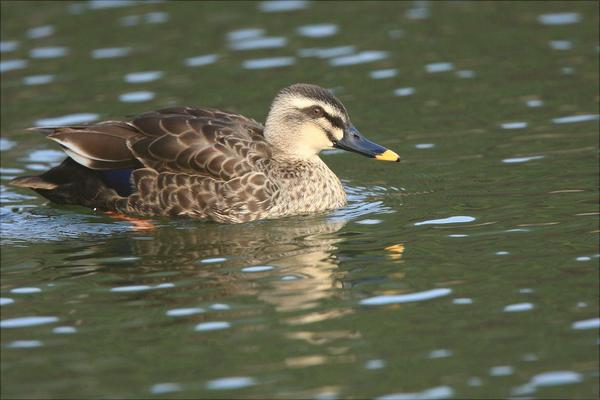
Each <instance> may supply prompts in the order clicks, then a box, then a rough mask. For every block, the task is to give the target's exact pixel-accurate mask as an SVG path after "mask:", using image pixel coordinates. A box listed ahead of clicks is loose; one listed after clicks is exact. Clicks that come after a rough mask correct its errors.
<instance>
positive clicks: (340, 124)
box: [302, 106, 344, 129]
mask: <svg viewBox="0 0 600 400" xmlns="http://www.w3.org/2000/svg"><path fill="white" fill-rule="evenodd" d="M312 110H313V107H312V106H311V107H306V108H303V109H302V112H303V113H305V114H306V115H309V116H311V117H312V116H313V113H312ZM323 118H326V119H327V121H329V123H331V125H332V126H334V127H336V128H340V129H344V121H343V120H342V119H341V118H340V117H337V116H333V115H330V114H328V113H327V111H325V110H323Z"/></svg>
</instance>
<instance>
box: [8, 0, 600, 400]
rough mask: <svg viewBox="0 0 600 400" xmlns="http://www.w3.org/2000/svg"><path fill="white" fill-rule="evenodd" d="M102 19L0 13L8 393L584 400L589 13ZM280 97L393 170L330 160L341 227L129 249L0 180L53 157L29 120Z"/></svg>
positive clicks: (192, 9)
mask: <svg viewBox="0 0 600 400" xmlns="http://www.w3.org/2000/svg"><path fill="white" fill-rule="evenodd" d="M106 4H107V3H101V2H95V3H94V2H92V3H68V2H56V3H51V2H41V3H27V2H11V1H3V2H2V3H1V12H2V17H1V18H2V19H1V25H2V27H1V32H2V39H1V40H2V50H3V52H2V53H1V55H2V68H3V72H2V74H1V83H2V98H1V100H2V112H1V134H2V141H1V142H0V145H1V149H2V152H1V153H0V154H1V156H2V161H1V167H2V170H0V172H2V181H1V182H2V186H1V190H2V191H1V200H2V207H1V218H2V221H1V222H2V264H1V265H2V268H1V278H2V280H1V297H2V299H3V300H2V307H1V308H0V310H1V312H2V316H1V320H2V329H0V333H1V336H2V337H1V346H2V347H1V350H2V351H1V361H2V365H1V378H2V380H1V382H2V384H1V394H2V397H3V398H50V397H52V398H100V397H111V398H116V397H118V398H140V397H156V398H164V397H172V398H185V397H187V398H190V397H194V398H241V397H249V398H264V397H271V398H272V397H278V398H319V399H329V398H366V397H369V398H376V397H381V398H383V399H390V398H405V397H406V398H505V397H514V398H519V397H534V398H597V397H598V395H599V385H598V376H599V365H598V344H599V334H598V333H599V332H598V326H599V320H598V313H599V310H598V296H599V289H598V281H599V276H598V274H599V269H598V263H599V253H600V251H599V249H598V233H599V231H598V175H597V174H598V145H599V143H598V140H599V135H598V113H599V110H598V107H599V97H598V91H599V77H598V67H599V66H598V55H599V47H598V45H599V43H598V34H599V32H598V27H599V21H598V11H599V10H598V3H597V2H562V3H561V2H525V3H517V2H510V3H496V2H486V3H483V2H480V3H469V2H454V3H441V2H431V3H427V2H415V3H413V2H402V3H396V2H368V3H359V2H351V3H350V2H347V3H328V2H314V3H305V4H304V7H303V8H298V9H295V10H288V11H281V12H265V11H264V7H265V5H264V3H251V2H237V3H224V2H220V3H209V2H202V3H191V2H185V3H175V2H158V3H154V4H127V3H120V4H119V3H110V5H113V6H114V5H122V7H111V8H102V5H106ZM291 4H292V5H293V4H294V3H291ZM295 4H296V5H298V4H299V5H300V6H302V5H303V4H302V2H300V3H298V2H296V3H295ZM269 5H270V4H267V5H266V7H267V8H268V6H269ZM287 5H288V6H289V5H290V4H287ZM314 24H330V25H326V26H324V27H323V26H322V27H321V28H320V29H316V36H319V34H324V35H325V36H323V37H307V36H303V35H302V34H301V32H303V31H300V32H299V31H298V30H297V29H298V28H299V27H302V26H306V25H314ZM47 25H50V26H51V27H52V29H49V28H43V27H44V26H47ZM331 25H334V27H332V26H331ZM36 27H37V28H40V27H42V28H41V29H37V30H35V29H34V30H33V31H32V30H31V29H32V28H36ZM249 28H259V29H263V30H264V32H263V33H262V34H261V33H260V32H258V36H259V37H258V39H260V40H258V42H256V41H255V42H254V43H258V45H259V47H260V46H261V45H262V46H264V45H265V43H267V44H268V43H270V45H271V46H274V47H270V48H255V49H247V50H238V49H236V48H239V47H240V46H242V47H243V46H250V47H252V42H249V43H250V44H248V42H247V41H250V40H256V37H255V38H254V39H252V38H250V39H248V38H247V39H244V40H245V41H246V42H245V43H244V44H240V43H242V42H244V40H239V39H236V38H235V35H234V36H233V39H231V37H232V36H231V35H229V36H228V34H230V33H231V32H232V31H238V30H241V29H249ZM335 28H337V31H336V29H335ZM314 31H315V28H313V31H310V30H309V32H308V33H309V34H311V33H315V32H314ZM242 34H246V35H251V34H252V32H251V31H245V32H242ZM256 34H257V33H256V32H255V35H256ZM327 34H329V35H328V36H327ZM238 35H240V33H239V32H238ZM40 36H41V37H40ZM313 36H314V35H313ZM265 37H266V38H275V39H267V40H265ZM347 46H353V48H352V47H347ZM46 47H60V48H63V49H56V48H55V49H50V50H48V49H44V48H46ZM339 47H342V48H341V49H340V48H339ZM40 48H42V49H41V50H40ZM104 48H126V49H129V53H127V50H120V51H121V53H122V54H121V55H122V56H121V57H117V58H94V57H93V56H92V51H93V50H96V49H104ZM315 48H319V49H321V50H320V53H319V54H320V55H321V58H319V57H315V56H314V54H315V50H307V49H315ZM332 48H334V49H333V50H332ZM335 48H337V49H335ZM35 49H37V50H35ZM322 49H328V50H326V51H323V50H322ZM367 51H375V53H362V58H360V57H359V58H356V57H355V58H342V57H347V56H351V55H357V54H360V53H361V52H367ZM114 52H115V51H114V50H113V53H114ZM117 52H118V51H117ZM336 52H337V58H336V57H330V56H335V54H331V53H336ZM380 52H384V53H380ZM124 53H127V54H124ZM327 53H329V54H327ZM95 54H96V56H97V55H98V53H95ZM102 54H104V55H106V51H105V52H104V53H102V52H100V55H102ZM311 54H312V55H313V56H310V55H311ZM40 55H41V56H47V55H51V56H52V55H58V57H53V58H38V57H39V56H40ZM108 55H111V54H110V52H109V54H108ZM113 55H114V54H113ZM211 55H215V56H211ZM307 55H308V56H307ZM198 56H206V57H203V58H200V59H196V60H195V61H192V64H193V63H196V64H205V65H196V66H188V65H186V62H185V60H186V59H189V58H192V57H198ZM270 57H286V59H284V61H283V62H287V63H291V65H287V66H281V67H273V68H265V69H247V68H245V67H244V65H245V64H244V61H247V60H252V59H262V58H270ZM369 57H372V60H371V61H369V59H368V58H369ZM290 58H291V59H290ZM14 60H22V61H21V62H19V61H14ZM361 61H362V62H361ZM440 63H442V64H440ZM448 63H450V64H448ZM339 64H346V65H339ZM432 64H433V65H432ZM390 69H391V70H395V71H396V72H394V71H387V72H381V71H380V72H379V73H378V74H379V76H381V75H383V76H384V77H383V78H382V79H373V78H372V77H371V75H370V73H371V72H372V71H377V70H390ZM141 71H160V73H159V74H155V76H154V77H157V78H158V79H156V80H153V81H147V82H139V83H130V82H127V81H126V80H124V77H125V76H126V75H127V74H130V73H134V72H141ZM436 71H437V72H436ZM386 74H387V75H386ZM394 74H395V75H394ZM39 75H50V77H48V76H46V77H41V78H40V77H39ZM376 75H377V74H376ZM31 76H38V77H37V78H31ZM27 77H29V78H27ZM294 82H311V83H317V84H320V85H322V86H324V87H329V88H333V89H334V90H335V91H336V93H337V95H338V96H339V97H340V99H341V100H342V101H343V102H344V103H345V105H346V106H347V108H348V110H349V112H350V115H351V117H352V119H353V121H354V123H355V124H356V125H357V126H358V127H359V128H360V130H361V131H362V132H363V133H364V134H365V135H366V136H368V137H369V138H370V139H371V140H374V141H376V142H378V143H380V144H382V145H385V146H386V147H389V148H392V149H394V150H395V151H397V152H398V153H399V154H400V155H401V156H402V159H403V161H402V162H401V163H400V164H394V163H384V162H376V161H373V160H370V159H367V158H363V157H360V156H358V155H355V154H348V153H333V154H326V155H324V156H323V158H324V160H325V161H326V162H327V163H328V164H329V165H330V166H331V168H332V169H333V170H334V171H335V172H336V173H337V174H338V175H339V176H340V177H342V178H343V180H344V184H345V187H346V189H347V191H348V192H349V194H350V200H351V201H350V203H349V205H348V206H347V207H346V208H344V209H341V210H337V211H336V212H334V213H330V214H327V215H316V216H310V217H299V218H287V219H284V220H275V221H263V222H257V223H251V224H242V225H233V226H220V225H216V224H212V223H207V222H201V221H183V220H171V221H169V220H154V221H153V224H154V225H155V226H156V228H155V229H153V230H142V231H136V230H135V229H134V228H135V226H134V225H133V224H132V223H130V222H127V221H118V220H114V219H112V218H110V217H108V216H105V215H103V214H101V213H94V212H93V211H90V210H87V209H84V208H80V207H64V206H57V205H53V204H48V203H46V202H45V201H44V200H43V199H41V198H39V197H38V196H36V195H35V194H34V193H32V192H29V191H26V190H17V189H14V188H11V187H8V186H7V185H6V183H7V181H8V180H9V179H11V177H14V176H20V175H27V174H35V173H39V172H38V171H39V170H44V169H46V168H48V167H49V166H51V165H54V164H56V163H57V162H59V161H60V159H61V157H62V156H61V154H60V152H59V151H58V150H59V149H58V148H57V147H56V146H55V145H54V144H52V143H51V142H49V141H47V140H46V139H44V138H43V137H42V136H40V135H39V134H36V133H34V132H28V131H25V130H24V129H25V128H27V127H29V126H32V125H34V124H35V123H36V121H39V120H41V119H47V118H57V117H61V116H68V115H72V114H81V113H85V114H96V115H92V116H91V117H90V118H95V117H97V118H98V119H116V118H122V117H124V116H125V115H131V114H135V113H138V112H143V111H146V110H150V109H154V108H159V107H165V106H170V105H175V104H178V105H207V106H215V107H223V108H226V109H230V110H234V111H237V112H240V113H243V114H245V115H248V116H251V117H254V118H256V119H258V120H264V116H265V115H266V112H267V110H268V107H269V104H270V102H271V100H272V97H273V95H274V94H275V93H276V91H277V90H279V89H280V88H282V87H284V86H287V85H288V84H291V83H294ZM32 83H38V84H37V85H34V84H32ZM410 88H412V89H410ZM398 89H400V90H398ZM138 91H146V92H151V93H150V94H148V93H146V94H144V93H142V94H139V93H138V96H142V99H143V97H144V96H146V98H147V100H145V101H140V102H127V101H122V100H127V96H126V97H125V98H120V96H121V95H122V94H124V93H128V92H138ZM402 94H404V96H403V95H402ZM152 96H154V97H152ZM134 97H135V96H134ZM80 117H81V116H80ZM439 220H441V221H439ZM424 222H425V223H424ZM257 267H259V268H257ZM260 267H262V268H260ZM379 296H389V297H379ZM182 309H183V310H182ZM27 317H32V318H27ZM41 317H46V318H41ZM21 318H24V319H21ZM402 396H405V397H402Z"/></svg>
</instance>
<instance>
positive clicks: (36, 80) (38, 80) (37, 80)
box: [23, 74, 54, 86]
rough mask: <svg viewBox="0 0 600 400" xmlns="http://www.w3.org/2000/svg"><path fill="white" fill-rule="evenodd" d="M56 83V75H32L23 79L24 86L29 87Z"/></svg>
mask: <svg viewBox="0 0 600 400" xmlns="http://www.w3.org/2000/svg"><path fill="white" fill-rule="evenodd" d="M52 81H54V75H50V74H48V75H30V76H26V77H24V78H23V84H25V85H27V86H35V85H45V84H47V83H50V82H52Z"/></svg>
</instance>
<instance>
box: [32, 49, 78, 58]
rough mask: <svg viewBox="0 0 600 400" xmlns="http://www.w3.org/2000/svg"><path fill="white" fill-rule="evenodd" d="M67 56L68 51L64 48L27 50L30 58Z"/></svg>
mask: <svg viewBox="0 0 600 400" xmlns="http://www.w3.org/2000/svg"><path fill="white" fill-rule="evenodd" d="M67 54H69V49H68V48H66V47H58V46H54V47H36V48H34V49H31V50H29V57H31V58H59V57H64V56H66V55H67Z"/></svg>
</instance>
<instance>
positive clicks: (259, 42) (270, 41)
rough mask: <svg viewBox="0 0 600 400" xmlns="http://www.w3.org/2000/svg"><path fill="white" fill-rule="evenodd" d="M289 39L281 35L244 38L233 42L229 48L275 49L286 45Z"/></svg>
mask: <svg viewBox="0 0 600 400" xmlns="http://www.w3.org/2000/svg"><path fill="white" fill-rule="evenodd" d="M286 45H287V39H286V38H284V37H281V36H277V37H258V38H254V39H244V40H238V41H234V42H231V43H230V44H229V48H230V49H231V50H258V49H274V48H278V47H285V46H286Z"/></svg>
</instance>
